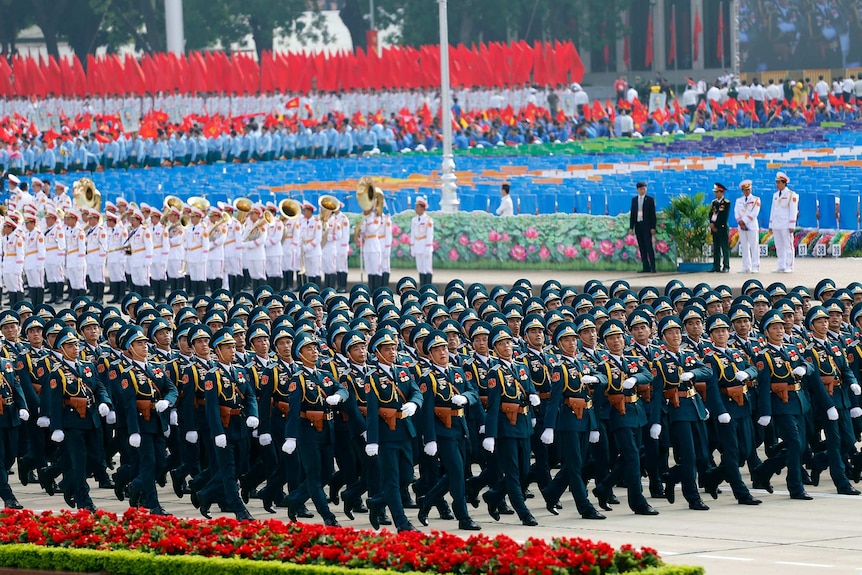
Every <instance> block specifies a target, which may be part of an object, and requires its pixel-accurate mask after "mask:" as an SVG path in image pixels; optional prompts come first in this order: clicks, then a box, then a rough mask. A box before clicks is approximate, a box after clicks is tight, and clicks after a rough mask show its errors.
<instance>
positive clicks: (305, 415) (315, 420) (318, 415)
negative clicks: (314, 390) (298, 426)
mask: <svg viewBox="0 0 862 575" xmlns="http://www.w3.org/2000/svg"><path fill="white" fill-rule="evenodd" d="M299 417H300V418H301V419H307V420H308V421H310V422H311V425H313V426H314V429H315V430H317V431H318V432H321V431H323V422H324V420H325V419H326V412H325V411H300V412H299Z"/></svg>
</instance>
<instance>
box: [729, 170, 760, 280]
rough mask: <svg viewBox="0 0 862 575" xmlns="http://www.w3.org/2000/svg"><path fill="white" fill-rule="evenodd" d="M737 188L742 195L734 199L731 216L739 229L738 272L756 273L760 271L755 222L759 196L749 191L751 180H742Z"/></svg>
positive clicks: (758, 232)
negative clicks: (739, 256)
mask: <svg viewBox="0 0 862 575" xmlns="http://www.w3.org/2000/svg"><path fill="white" fill-rule="evenodd" d="M739 189H741V190H742V197H741V198H737V200H736V205H735V206H734V208H733V217H734V219H735V220H736V225H737V227H738V229H739V255H741V256H742V270H740V273H757V272H759V271H760V227H759V224H758V222H757V216H758V215H760V198H758V197H756V196H755V195H754V194H752V193H751V180H743V181H742V183H741V184H739Z"/></svg>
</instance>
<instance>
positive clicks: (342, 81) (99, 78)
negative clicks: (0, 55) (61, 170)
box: [0, 41, 584, 98]
mask: <svg viewBox="0 0 862 575" xmlns="http://www.w3.org/2000/svg"><path fill="white" fill-rule="evenodd" d="M449 62H450V65H449V68H450V78H451V83H452V86H453V87H470V86H479V87H497V86H501V87H502V86H504V85H514V84H529V83H535V84H568V83H570V82H580V81H581V79H582V78H583V75H584V65H583V63H582V62H581V58H580V55H579V54H578V51H577V49H576V48H575V46H574V44H573V43H572V42H559V41H557V42H544V43H542V42H536V43H534V44H532V45H530V44H528V43H527V42H524V41H520V42H513V43H510V44H503V43H499V42H490V43H484V42H481V43H479V45H478V46H476V45H473V46H470V47H467V46H463V45H459V46H452V47H451V48H450V51H449ZM84 68H85V67H84V65H82V63H81V61H80V60H78V58H77V57H75V56H73V57H71V58H70V57H65V58H61V59H60V60H59V61H58V60H56V59H54V58H53V57H48V58H42V59H40V58H38V57H35V58H33V57H22V56H15V57H14V58H12V61H11V65H10V64H9V63H7V62H5V61H4V60H2V59H0V96H26V97H30V96H38V97H43V98H44V97H46V96H48V95H49V94H54V95H55V96H65V97H84V96H87V95H90V96H119V95H133V96H141V95H144V94H145V93H147V92H149V93H151V94H153V93H156V92H179V93H182V94H189V93H196V92H225V93H228V94H233V93H237V94H245V93H248V94H256V93H259V92H269V91H281V92H295V93H303V92H308V91H310V90H314V89H316V90H326V91H336V90H346V91H350V90H361V89H369V88H374V89H377V90H380V89H392V88H401V89H409V88H433V87H437V86H439V85H440V49H439V47H438V46H421V47H419V48H413V47H409V46H404V47H402V46H392V47H388V48H384V49H383V51H382V53H381V55H380V56H378V55H377V54H376V53H375V52H369V53H366V52H365V51H363V50H362V49H361V48H358V49H357V50H355V51H353V52H347V51H342V52H337V53H333V54H323V53H321V54H306V53H303V52H300V53H272V52H268V51H267V52H264V54H263V56H262V57H261V59H260V60H259V61H258V60H257V59H256V58H254V57H253V56H251V55H248V54H231V55H228V54H226V53H224V52H191V53H189V54H185V55H179V56H178V55H176V54H168V53H158V54H145V55H143V56H142V57H141V58H140V59H136V58H134V57H132V56H131V55H126V56H125V57H124V58H123V57H120V56H118V55H116V54H108V55H105V56H100V57H95V56H92V55H90V56H87V58H86V72H85V71H84Z"/></svg>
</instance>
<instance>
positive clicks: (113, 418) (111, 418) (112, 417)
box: [105, 410, 117, 425]
mask: <svg viewBox="0 0 862 575" xmlns="http://www.w3.org/2000/svg"><path fill="white" fill-rule="evenodd" d="M105 423H107V424H108V425H114V424H115V423H117V412H116V411H113V410H112V411H109V412H108V415H106V416H105Z"/></svg>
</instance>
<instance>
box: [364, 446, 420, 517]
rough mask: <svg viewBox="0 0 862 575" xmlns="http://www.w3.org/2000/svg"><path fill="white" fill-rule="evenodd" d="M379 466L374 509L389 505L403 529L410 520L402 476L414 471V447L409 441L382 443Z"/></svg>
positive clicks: (373, 502)
mask: <svg viewBox="0 0 862 575" xmlns="http://www.w3.org/2000/svg"><path fill="white" fill-rule="evenodd" d="M377 465H378V466H379V474H380V483H381V485H380V488H381V492H380V494H379V495H378V496H376V497H372V498H371V507H372V508H373V509H372V510H374V509H376V510H378V511H380V510H382V509H383V505H387V506H388V507H389V511H390V513H392V521H393V522H394V523H395V527H396V528H398V529H403V528H404V527H406V526H407V525H408V524H409V523H410V521H409V520H408V519H407V515H405V514H404V504H403V503H402V502H401V478H402V477H403V476H404V475H405V474H412V472H413V449H412V446H411V445H410V442H409V441H395V442H392V443H381V444H380V447H379V451H378V455H377Z"/></svg>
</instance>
